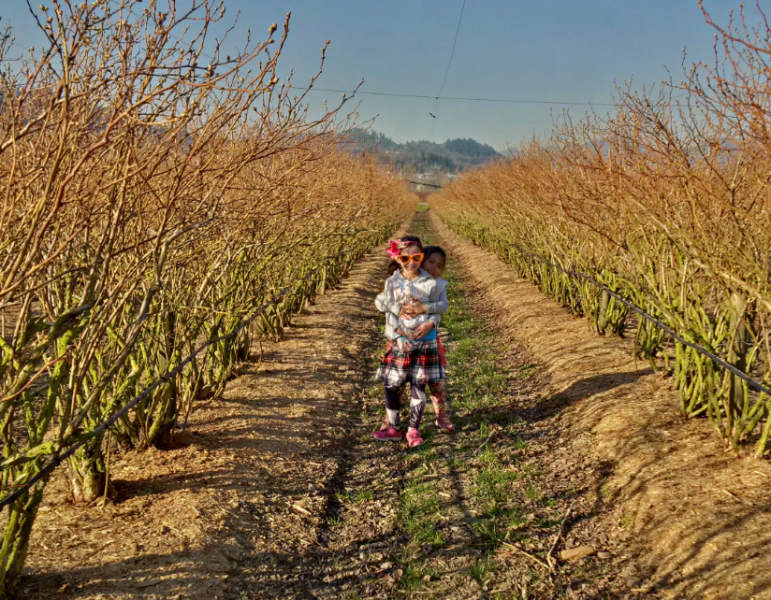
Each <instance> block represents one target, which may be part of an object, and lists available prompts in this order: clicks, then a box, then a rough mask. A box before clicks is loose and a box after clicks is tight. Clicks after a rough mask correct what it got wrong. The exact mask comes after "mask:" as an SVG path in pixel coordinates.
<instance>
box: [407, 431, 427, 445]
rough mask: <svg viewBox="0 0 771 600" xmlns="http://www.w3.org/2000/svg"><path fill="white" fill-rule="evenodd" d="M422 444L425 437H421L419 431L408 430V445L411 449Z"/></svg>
mask: <svg viewBox="0 0 771 600" xmlns="http://www.w3.org/2000/svg"><path fill="white" fill-rule="evenodd" d="M422 443H423V436H421V435H420V432H419V431H418V430H417V429H415V428H414V427H410V428H409V429H408V430H407V445H409V447H410V448H414V447H415V446H420V445H421V444H422Z"/></svg>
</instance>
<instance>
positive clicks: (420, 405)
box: [385, 384, 426, 429]
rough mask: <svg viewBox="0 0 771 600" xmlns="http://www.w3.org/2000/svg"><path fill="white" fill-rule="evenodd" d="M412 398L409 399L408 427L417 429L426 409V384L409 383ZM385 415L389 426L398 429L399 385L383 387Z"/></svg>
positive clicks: (400, 393) (400, 399)
mask: <svg viewBox="0 0 771 600" xmlns="http://www.w3.org/2000/svg"><path fill="white" fill-rule="evenodd" d="M410 388H412V394H411V395H412V398H411V399H410V427H414V428H415V429H417V428H418V427H420V421H421V420H422V419H423V412H424V411H425V410H426V386H425V385H415V384H412V385H410ZM385 399H386V415H387V417H388V423H389V424H390V425H391V427H395V428H396V429H399V410H400V409H401V407H402V390H401V388H399V387H387V388H385Z"/></svg>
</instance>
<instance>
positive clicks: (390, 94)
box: [292, 86, 618, 107]
mask: <svg viewBox="0 0 771 600" xmlns="http://www.w3.org/2000/svg"><path fill="white" fill-rule="evenodd" d="M292 87H293V88H296V87H298V86H292ZM302 89H305V88H302ZM310 91H311V92H331V93H335V94H352V95H362V96H387V97H391V98H421V99H425V100H457V101H462V102H496V103H500V104H551V105H558V106H609V107H618V104H613V103H612V102H571V101H565V102H560V101H555V100H513V99H510V98H481V97H473V96H429V95H428V94H400V93H396V92H365V91H362V90H358V91H357V92H355V94H354V92H351V91H350V90H337V89H331V88H320V87H315V86H314V87H312V88H310Z"/></svg>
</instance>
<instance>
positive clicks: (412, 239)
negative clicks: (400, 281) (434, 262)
mask: <svg viewBox="0 0 771 600" xmlns="http://www.w3.org/2000/svg"><path fill="white" fill-rule="evenodd" d="M399 241H400V242H406V245H407V246H417V247H418V248H420V249H421V250H423V242H421V241H420V238H419V237H418V236H416V235H405V236H404V237H401V238H399ZM405 247H406V246H405ZM424 260H425V258H424ZM401 268H402V266H401V265H400V264H399V263H398V262H397V261H395V260H392V261H391V264H390V265H388V277H390V276H391V275H393V274H394V273H396V271H398V270H399V269H401Z"/></svg>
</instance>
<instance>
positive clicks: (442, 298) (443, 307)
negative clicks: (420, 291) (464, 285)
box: [426, 286, 450, 327]
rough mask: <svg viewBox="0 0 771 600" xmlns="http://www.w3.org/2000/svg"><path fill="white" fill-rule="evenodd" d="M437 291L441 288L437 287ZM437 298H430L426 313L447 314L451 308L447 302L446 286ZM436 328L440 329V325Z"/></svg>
mask: <svg viewBox="0 0 771 600" xmlns="http://www.w3.org/2000/svg"><path fill="white" fill-rule="evenodd" d="M437 289H439V287H438V286H437ZM431 296H434V294H431ZM436 296H437V297H436V298H435V299H434V298H433V297H429V299H428V302H426V312H427V313H428V314H430V315H431V314H438V315H443V314H444V313H446V312H447V309H448V308H450V302H449V301H448V300H447V288H446V287H445V286H442V288H441V290H440V291H439V293H438V294H436ZM436 326H437V327H439V323H438V322H437V323H436Z"/></svg>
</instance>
